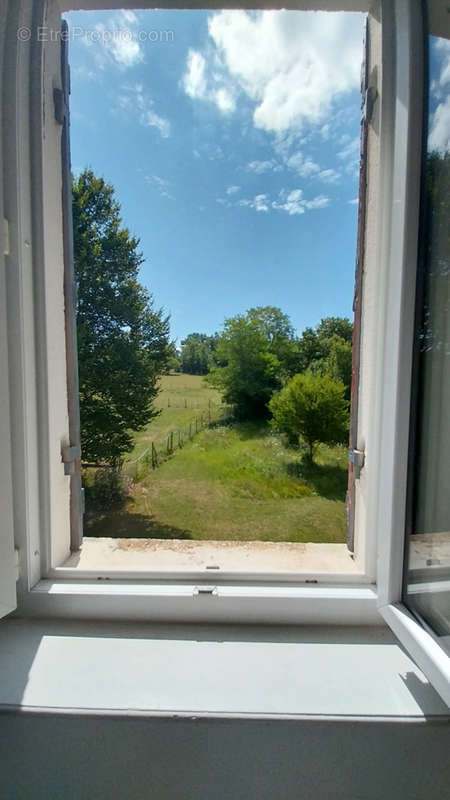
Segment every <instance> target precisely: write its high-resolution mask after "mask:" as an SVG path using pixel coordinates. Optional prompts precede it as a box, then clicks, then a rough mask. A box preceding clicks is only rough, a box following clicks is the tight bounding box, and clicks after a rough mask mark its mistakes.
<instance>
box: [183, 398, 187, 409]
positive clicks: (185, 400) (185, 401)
mask: <svg viewBox="0 0 450 800" xmlns="http://www.w3.org/2000/svg"><path fill="white" fill-rule="evenodd" d="M184 407H185V408H187V399H186V397H185V398H184Z"/></svg>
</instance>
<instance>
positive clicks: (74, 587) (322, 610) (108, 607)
mask: <svg viewBox="0 0 450 800" xmlns="http://www.w3.org/2000/svg"><path fill="white" fill-rule="evenodd" d="M17 616H20V617H24V618H25V617H39V618H43V617H59V618H64V619H82V618H83V619H97V620H99V619H102V620H105V621H112V620H113V621H114V620H117V621H123V620H130V621H136V620H141V621H146V622H165V623H196V624H197V623H209V624H214V623H216V624H217V623H240V624H266V625H267V624H269V625H283V624H297V625H299V624H301V625H341V626H342V625H383V624H384V623H383V620H382V618H381V616H380V614H379V611H378V598H377V593H376V590H375V587H373V586H370V585H366V586H364V585H342V586H336V585H332V584H327V583H325V582H324V583H323V584H322V583H321V584H319V585H316V584H315V585H313V586H309V585H305V584H304V583H303V584H302V583H300V582H299V583H298V584H297V585H294V584H291V585H286V583H285V582H282V581H280V582H278V583H275V582H274V583H271V584H268V583H260V584H256V583H255V584H248V583H247V584H245V583H239V582H235V583H231V582H229V583H223V584H219V583H217V584H214V583H213V582H212V581H210V582H208V583H207V582H206V581H205V576H203V579H202V581H201V582H199V583H195V582H193V581H189V580H184V581H183V580H181V579H178V580H172V581H170V580H168V579H167V578H166V580H165V581H164V582H157V581H150V580H147V579H146V580H138V579H137V578H136V576H133V578H132V579H131V580H130V579H129V580H120V579H111V580H110V579H98V578H97V579H95V578H92V577H91V578H90V579H85V580H83V579H81V578H78V580H70V581H69V580H60V579H57V580H42V581H40V582H39V583H38V584H36V586H35V587H34V588H33V589H32V590H31V592H28V593H26V594H25V595H24V596H22V597H20V598H19V603H18V611H17Z"/></svg>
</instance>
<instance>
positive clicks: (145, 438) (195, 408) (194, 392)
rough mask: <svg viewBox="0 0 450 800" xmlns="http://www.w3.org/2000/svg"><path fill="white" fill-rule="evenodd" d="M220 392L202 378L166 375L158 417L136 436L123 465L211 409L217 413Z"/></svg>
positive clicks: (159, 397) (184, 428)
mask: <svg viewBox="0 0 450 800" xmlns="http://www.w3.org/2000/svg"><path fill="white" fill-rule="evenodd" d="M220 403H221V397H220V392H218V391H217V390H216V389H213V388H211V387H209V386H208V385H207V384H206V383H205V382H204V380H203V378H202V377H201V375H182V374H180V375H165V376H164V377H163V378H162V379H161V390H160V392H159V394H158V397H157V398H156V401H155V406H156V408H159V409H161V414H159V416H157V417H155V419H153V420H152V422H151V423H150V425H148V426H147V428H145V430H143V431H140V432H139V433H137V434H136V436H135V439H134V448H133V450H132V451H131V453H130V454H129V456H128V458H127V459H126V461H127V462H128V463H129V462H133V461H135V460H136V459H137V458H139V456H141V455H142V453H143V452H144V451H145V450H147V449H148V447H149V446H150V445H151V443H152V441H157V442H160V441H163V440H164V439H165V438H166V437H167V436H168V434H169V433H170V432H171V431H173V430H180V429H181V430H186V429H188V428H189V423H190V422H191V421H194V420H195V418H196V417H199V416H200V415H201V413H202V412H204V413H205V414H206V413H207V412H208V411H209V409H210V408H211V409H212V410H213V411H214V410H216V409H218V408H219V406H220Z"/></svg>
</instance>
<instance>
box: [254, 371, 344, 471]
mask: <svg viewBox="0 0 450 800" xmlns="http://www.w3.org/2000/svg"><path fill="white" fill-rule="evenodd" d="M269 408H270V411H271V412H272V415H273V424H274V426H275V428H276V429H277V430H279V431H280V432H282V433H286V434H287V435H288V437H289V439H290V441H291V442H292V441H298V440H299V438H301V439H303V441H304V442H306V444H307V446H308V451H309V456H310V458H311V460H312V458H313V456H314V451H315V448H316V446H317V444H318V443H319V442H322V443H324V444H341V443H343V442H345V441H346V440H347V438H348V423H349V415H348V401H347V400H346V398H345V386H344V384H343V383H342V382H341V381H333V380H332V378H331V377H330V376H329V375H313V374H312V373H311V372H306V373H305V374H304V375H294V377H293V378H291V380H290V381H288V383H287V384H286V385H285V386H284V387H283V389H282V390H281V391H280V392H279V393H278V394H276V395H274V397H272V399H271V401H270V403H269Z"/></svg>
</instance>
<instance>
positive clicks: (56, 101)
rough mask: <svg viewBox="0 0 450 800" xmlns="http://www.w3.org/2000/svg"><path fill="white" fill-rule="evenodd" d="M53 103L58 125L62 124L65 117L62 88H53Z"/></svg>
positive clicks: (64, 101) (64, 100)
mask: <svg viewBox="0 0 450 800" xmlns="http://www.w3.org/2000/svg"><path fill="white" fill-rule="evenodd" d="M53 105H54V109H55V119H56V122H57V123H58V125H63V124H64V120H65V118H66V98H65V96H64V91H63V90H62V89H57V88H55V89H53Z"/></svg>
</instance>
